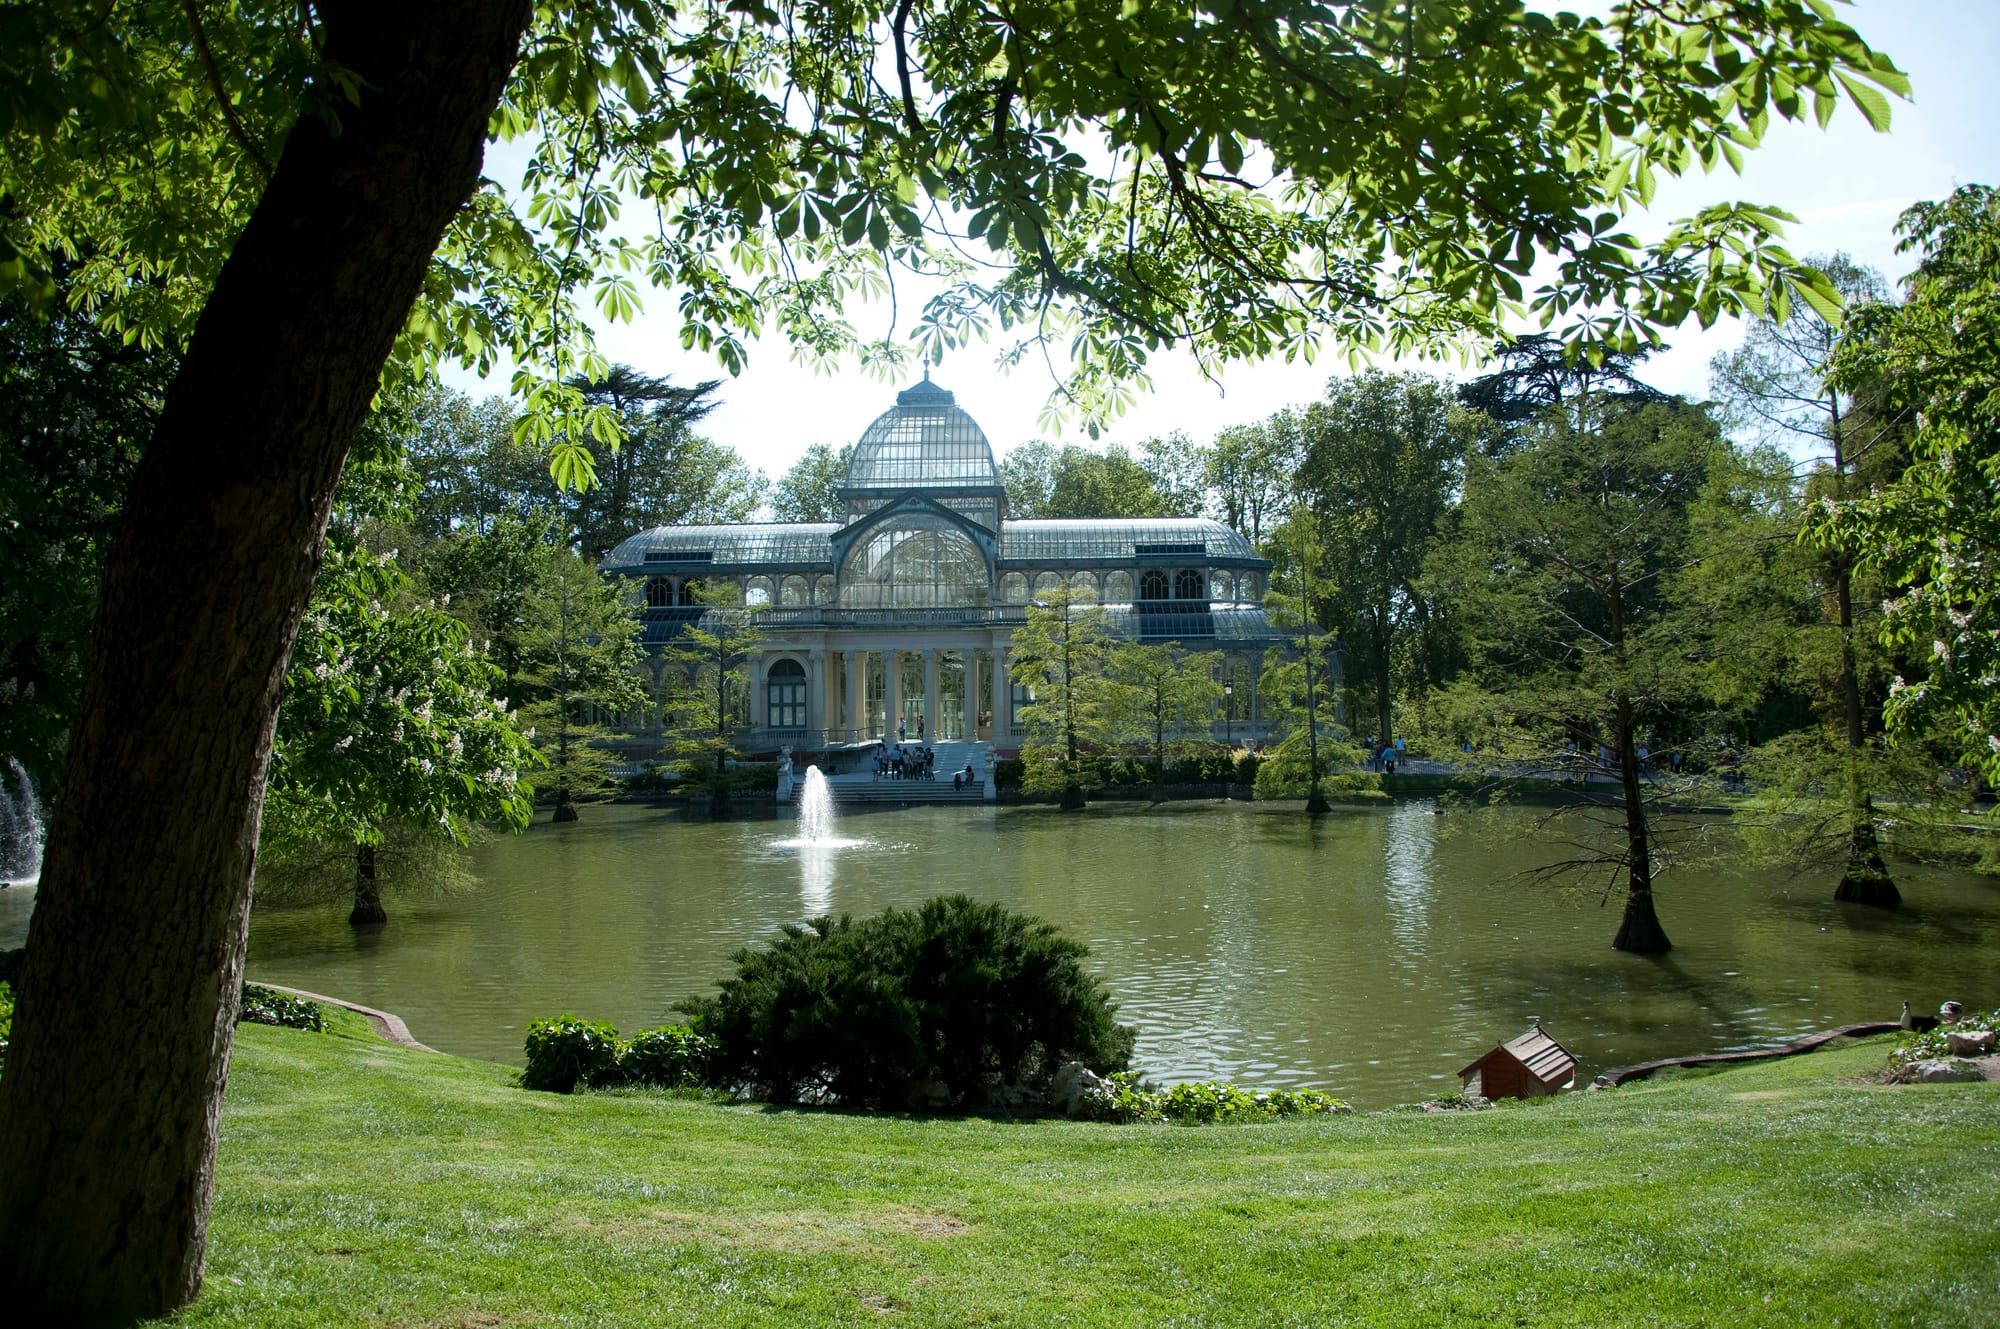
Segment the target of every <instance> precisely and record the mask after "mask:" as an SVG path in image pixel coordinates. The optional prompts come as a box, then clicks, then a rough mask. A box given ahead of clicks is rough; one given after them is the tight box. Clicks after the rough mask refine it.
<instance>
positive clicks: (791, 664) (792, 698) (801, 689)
mask: <svg viewBox="0 0 2000 1329" xmlns="http://www.w3.org/2000/svg"><path fill="white" fill-rule="evenodd" d="M765 680H766V681H765V685H764V687H765V692H764V715H765V723H766V724H768V725H769V726H770V727H771V728H772V729H804V728H805V727H806V671H805V666H804V665H801V664H800V663H799V662H798V661H797V660H780V661H778V662H777V663H776V664H774V665H772V666H771V672H770V673H769V674H767V675H765Z"/></svg>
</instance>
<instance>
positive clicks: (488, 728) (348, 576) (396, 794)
mask: <svg viewBox="0 0 2000 1329" xmlns="http://www.w3.org/2000/svg"><path fill="white" fill-rule="evenodd" d="M407 597H408V583H407V582H406V581H405V579H404V577H403V576H402V574H401V573H400V572H399V571H398V570H397V568H396V564H395V555H394V553H393V552H392V553H389V554H384V555H376V554H372V553H370V552H369V551H368V550H366V549H365V548H362V547H360V545H359V544H358V542H356V541H355V540H353V539H352V538H341V533H340V532H338V531H334V532H330V533H329V537H328V541H327V557H326V564H325V566H324V568H322V569H321V572H320V576H319V582H318V585H317V587H316V588H315V591H314V594H313V599H312V601H311V603H310V604H309V605H308V606H307V609H306V615H305V620H304V622H303V623H302V624H301V625H300V627H299V636H298V643H297V645H296V646H295V647H294V648H293V650H292V659H291V665H290V669H289V671H288V672H287V674H286V675H285V689H284V700H283V703H282V706H281V708H280V710H279V713H278V733H277V740H276V746H275V750H274V751H273V754H272V758H271V775H270V783H269V785H268V787H267V789H266V791H265V796H264V816H265V821H266V823H267V826H268V827H269V828H270V829H272V830H276V831H279V832H281V833H284V834H288V835H292V836H298V837H304V838H310V839H313V840H317V841H320V842H322V843H327V842H332V843H349V844H352V845H353V846H354V908H353V912H352V913H350V914H349V915H348V920H347V921H348V922H350V923H352V924H355V925H357V926H358V925H361V924H364V923H381V922H385V921H386V920H387V918H388V915H387V913H386V912H385V911H384V910H383V908H382V897H381V892H380V890H379V888H378V885H377V880H376V872H375V851H376V849H377V847H378V846H379V845H381V843H382V842H383V838H384V833H385V830H386V829H387V828H388V827H389V825H390V824H391V823H392V822H395V823H400V824H403V825H406V826H411V827H416V828H420V829H422V830H425V831H429V832H431V833H434V834H436V835H440V836H445V837H449V838H450V839H452V840H455V841H458V842H460V843H463V842H464V840H465V838H466V834H467V832H468V831H469V829H470V828H471V826H472V825H473V824H474V823H476V822H479V821H499V822H504V823H506V824H507V825H509V826H512V827H514V828H516V829H518V828H520V827H522V826H525V825H526V824H527V821H528V815H529V811H530V808H531V806H532V804H531V800H532V797H533V793H534V791H533V790H532V789H531V788H530V787H529V786H528V785H527V784H526V783H525V782H524V781H523V780H522V779H521V772H522V771H523V770H524V769H526V768H528V767H530V766H533V765H535V764H536V763H537V762H538V761H539V760H540V759H539V758H538V757H537V756H536V755H535V751H534V749H533V747H531V746H530V744H529V742H528V740H527V739H526V738H524V737H523V736H522V735H521V734H520V733H519V732H518V731H517V730H516V729H515V727H514V724H513V722H512V720H511V719H510V718H509V716H508V714H507V710H506V702H505V701H503V700H496V699H495V698H494V697H493V696H492V689H493V687H494V685H495V684H496V682H497V681H498V680H499V677H500V674H499V671H498V670H497V669H496V668H494V666H493V665H492V664H491V663H489V662H488V661H487V659H486V657H485V656H483V655H482V654H480V652H479V651H478V650H477V649H476V648H475V647H474V646H473V644H472V642H471V640H470V639H469V637H468V636H467V633H466V630H465V627H464V625H463V624H461V623H459V622H458V621H457V620H456V619H454V618H453V617H452V616H451V615H450V614H448V613H446V612H445V610H444V608H443V606H442V605H439V604H435V603H429V602H416V603H410V602H408V598H407Z"/></svg>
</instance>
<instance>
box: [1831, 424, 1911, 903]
mask: <svg viewBox="0 0 2000 1329" xmlns="http://www.w3.org/2000/svg"><path fill="white" fill-rule="evenodd" d="M1836 460H1838V458H1837V457H1836ZM1834 560H1835V561H1834V568H1833V588H1834V607H1835V613H1836V614H1837V615H1838V617H1839V626H1840V702H1841V710H1842V712H1843V718H1844V719H1845V720H1846V722H1847V735H1846V737H1847V863H1846V865H1845V866H1844V867H1843V868H1842V870H1841V874H1840V885H1839V886H1837V887H1835V888H1834V892H1833V898H1834V899H1836V900H1839V901H1842V902H1843V903H1846V904H1865V905H1870V906H1872V907H1874V908H1876V909H1894V908H1896V907H1897V906H1899V905H1901V904H1902V903H1903V893H1902V892H1901V891H1899V890H1897V889H1896V883H1895V880H1894V879H1893V878H1891V877H1890V875H1889V865H1888V864H1887V863H1885V862H1883V861H1882V845H1881V842H1880V840H1879V838H1878V837H1877V836H1876V834H1875V799H1874V796H1873V794H1872V792H1871V791H1870V789H1869V787H1868V773H1867V769H1866V766H1865V764H1864V763H1865V762H1866V760H1867V751H1868V746H1867V745H1868V739H1867V735H1866V734H1865V733H1864V732H1863V729H1862V716H1861V679H1860V677H1859V674H1860V670H1859V668H1858V667H1857V665H1856V663H1855V659H1854V577H1853V572H1852V570H1851V569H1850V568H1849V567H1848V563H1847V559H1846V557H1845V556H1844V555H1840V554H1836V555H1835V556H1834Z"/></svg>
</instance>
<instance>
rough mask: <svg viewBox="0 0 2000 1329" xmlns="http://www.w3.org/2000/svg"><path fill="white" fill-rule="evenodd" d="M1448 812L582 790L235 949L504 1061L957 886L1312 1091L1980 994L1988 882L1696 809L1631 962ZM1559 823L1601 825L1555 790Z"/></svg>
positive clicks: (1997, 922) (1186, 1028) (21, 903)
mask: <svg viewBox="0 0 2000 1329" xmlns="http://www.w3.org/2000/svg"><path fill="white" fill-rule="evenodd" d="M1439 811H1440V809H1439V807H1438V805H1436V804H1434V803H1431V802H1428V801H1399V802H1397V803H1395V804H1393V805H1385V806H1378V807H1369V808H1364V809H1338V810H1336V811H1335V812H1334V813H1333V814H1332V815H1330V816H1328V817H1326V818H1323V819H1322V820H1321V821H1320V822H1319V823H1318V824H1317V825H1314V824H1311V823H1309V822H1308V821H1307V820H1306V818H1304V817H1303V816H1301V815H1299V814H1298V813H1297V812H1296V811H1295V810H1292V809H1286V808H1277V807H1272V806H1269V805H1251V804H1169V805H1166V806H1164V807H1162V808H1158V809H1153V808H1147V807H1145V806H1144V805H1122V806H1121V805H1111V806H1103V807H1095V808H1092V809H1090V810H1089V811H1087V812H1084V813H1081V814H1073V815H1072V814H1064V813H1060V812H1057V811H1055V810H1053V809H1048V808H1032V807H1018V808H1017V807H1008V808H991V807H987V808H965V807H952V808H932V809H908V810H899V811H892V812H875V813H866V814H863V813H856V814H853V815H849V816H846V817H844V818H842V820H841V823H840V825H839V827H838V828H837V833H838V834H839V835H840V836H842V837H848V838H850V839H851V840H852V841H853V843H850V844H847V845H845V846H844V847H841V848H836V849H832V850H825V849H806V850H802V849H800V848H797V847H795V846H794V845H791V844H788V843H786V841H787V838H788V837H789V836H791V835H792V834H793V829H794V828H793V826H792V824H791V822H790V821H789V820H788V819H787V820H767V819H758V820H750V821H740V822H729V823H722V824H715V823H709V822H706V821H703V820H699V819H689V818H686V817H684V816H683V814H682V813H681V812H679V811H678V810H675V809H671V808H657V807H643V806H597V807H588V808H585V809H584V814H583V815H584V820H582V821H580V822H577V823H575V824H573V825H567V826H552V825H547V824H537V825H536V826H534V827H533V828H532V829H531V830H530V831H529V832H528V833H527V834H525V835H522V836H518V837H516V836H506V837H500V838H497V839H495V840H493V841H492V842H490V843H488V844H486V845H483V846H481V847H480V848H478V849H477V850H475V851H474V855H475V867H476V872H477V876H478V878H479V883H480V884H479V886H478V889H476V890H474V891H472V892H470V893H468V894H464V895H460V896H456V897H453V898H447V899H428V900H416V899H402V900H399V899H397V898H395V897H393V896H392V897H391V898H390V901H389V907H390V912H391V920H390V922H389V924H388V925H387V926H386V927H384V928H381V929H377V930H373V931H368V932H360V933H357V932H356V931H354V930H353V929H351V928H349V927H348V926H347V923H346V910H345V908H344V907H337V906H326V907H315V908H295V909H283V910H276V909H274V910H259V911H257V912H256V913H255V914H254V915H253V917H252V923H251V931H250V961H249V973H250V975H251V977H252V978H253V979H255V980H258V981H263V982H273V983H285V984H289V985H291V986H295V987H302V988H307V989H310V990H312V991H316V992H327V993H333V994H336V995H339V996H342V997H346V998H348V999H351V1000H355V1001H360V1002H363V1003H366V1004H368V1005H373V1006H380V1007H383V1008H385V1009H388V1010H393V1011H396V1012H397V1013H399V1014H401V1015H402V1016H403V1017H404V1018H405V1019H406V1020H408V1021H409V1023H410V1027H411V1028H412V1030H414V1031H415V1033H416V1035H417V1037H418V1038H420V1039H423V1040H424V1041H425V1042H427V1043H430V1044H431V1045H433V1046H435V1047H438V1048H442V1049H444V1050H445V1051H448V1052H456V1053H461V1054H464V1055H467V1056H474V1057H486V1058H491V1059H493V1060H496V1061H503V1062H510V1063H513V1064H517V1065H518V1064H519V1062H520V1060H521V1040H522V1036H523V1034H524V1033H525V1032H526V1029H527V1026H528V1024H529V1022H530V1021H532V1020H535V1019H538V1018H541V1017H544V1016H549V1015H555V1014H559V1013H562V1012H564V1011H574V1012H577V1013H579V1014H583V1015H588V1016H592V1017H594V1018H598V1019H605V1020H610V1021H612V1022H614V1023H616V1024H617V1025H618V1027H619V1028H620V1029H621V1030H623V1031H624V1032H626V1033H628V1034H629V1033H632V1032H634V1031H636V1030H638V1029H641V1028H645V1027H648V1026H651V1025H655V1024H662V1023H666V1022H668V1021H669V1020H671V1019H672V1018H673V1016H672V1012H671V1008H672V1006H673V1003H674V1002H675V1001H677V1000H679V999H680V998H682V997H685V996H689V995H691V994H695V993H700V992H704V991H707V990H710V988H711V986H712V984H713V983H714V982H715V980H716V979H718V978H720V977H722V976H723V975H724V974H725V973H726V972H727V971H728V969H729V956H730V954H731V953H732V952H733V951H735V950H736V949H737V948H739V947H741V946H745V945H751V944H754V943H756V942H758V941H760V940H763V939H766V938H769V937H771V936H773V935H775V934H776V932H777V930H778V928H779V927H780V925H782V924H784V923H787V922H793V921H798V920H802V919H805V918H808V917H810V916H812V915H815V914H819V913H827V912H833V913H839V912H842V911H845V912H850V913H854V914H856V915H861V914H868V913H873V912H874V911H876V910H879V909H881V908H883V907H884V906H886V905H892V904H893V905H909V904H914V903H916V902H917V901H920V900H923V899H925V898H927V897H929V896H932V895H936V894H939V893H941V892H947V891H964V892H966V893H968V894H971V895H975V896H978V897H980V898H982V899H988V900H997V901H999V902H1001V903H1003V904H1006V905H1009V906H1012V907H1014V908H1018V909H1025V910H1029V911H1031V912H1033V913H1036V914H1040V915H1042V916H1044V917H1046V918H1049V919H1052V920H1054V921H1056V922H1058V923H1060V924H1062V925H1063V926H1064V927H1065V928H1067V929H1069V930H1070V931H1071V932H1072V933H1073V934H1075V935H1076V936H1078V937H1081V938H1082V939H1084V940H1085V941H1087V942H1088V943H1089V944H1090V948H1091V960H1090V963H1091V964H1092V965H1093V966H1094V967H1095V968H1096V970H1097V971H1098V972H1099V973H1100V974H1101V975H1102V976H1103V978H1104V980H1105V982H1106V983H1107V984H1108V985H1109V987H1110V989H1111V991H1112V993H1113V995H1114V996H1115V998H1116V999H1117V1001H1118V1004H1119V1008H1120V1018H1121V1019H1123V1020H1125V1021H1126V1022H1127V1023H1129V1024H1132V1025H1133V1026H1135V1027H1136V1028H1137V1029H1138V1031H1139V1042H1138V1054H1137V1061H1138V1063H1139V1065H1140V1066H1141V1067H1142V1068H1143V1069H1144V1070H1146V1071H1147V1072H1149V1073H1150V1074H1152V1075H1153V1076H1155V1077H1156V1078H1158V1079H1162V1080H1169V1081H1171V1080H1183V1079H1194V1078H1208V1077H1227V1078H1231V1079H1235V1080H1238V1081H1241V1082H1245V1083H1251V1084H1259V1085H1273V1086H1277V1085H1286V1086H1290V1085H1305V1084H1311V1085H1319V1086H1322V1087H1325V1088H1327V1089H1330V1090H1332V1091H1334V1092H1336V1093H1339V1094H1341V1095H1343V1096H1345V1097H1347V1098H1349V1099H1351V1100H1352V1101H1354V1102H1356V1103H1357V1104H1360V1105H1363V1106H1381V1105H1385V1104H1388V1103H1396V1102H1408V1101H1411V1100H1414V1099H1417V1098H1420V1097H1422V1096H1424V1095H1426V1094H1429V1093H1432V1092H1435V1091H1436V1090H1438V1089H1441V1088H1444V1087H1447V1086H1451V1085H1456V1084H1457V1080H1456V1078H1455V1072H1456V1071H1457V1070H1458V1068H1459V1067H1461V1066H1463V1065H1464V1064H1465V1063H1466V1062H1468V1061H1471V1060H1472V1059H1473V1058H1474V1057H1476V1056H1478V1055H1479V1054H1480V1053H1481V1052H1483V1051H1485V1050H1486V1049H1487V1048H1489V1047H1491V1046H1492V1045H1493V1043H1494V1042H1496V1041H1497V1040H1500V1039H1503V1038H1509V1037H1512V1036H1513V1035H1514V1034H1517V1033H1519V1032H1521V1030H1522V1029H1524V1028H1526V1027H1527V1025H1528V1023H1529V1021H1531V1020H1533V1019H1536V1018H1538V1017H1539V1018H1540V1019H1541V1020H1542V1021H1543V1022H1544V1024H1545V1025H1546V1026H1547V1028H1548V1029H1549V1030H1550V1032H1552V1033H1554V1034H1555V1035H1556V1037H1557V1038H1559V1039H1561V1040H1562V1041H1563V1042H1564V1043H1565V1044H1566V1045H1567V1046H1568V1047H1569V1048H1570V1049H1571V1050H1572V1051H1574V1052H1575V1053H1576V1054H1577V1055H1578V1056H1579V1057H1580V1058H1581V1059H1582V1061H1583V1071H1584V1075H1585V1077H1586V1078H1587V1077H1588V1076H1590V1075H1593V1074H1595V1073H1596V1072H1598V1071H1601V1070H1603V1069H1605V1068H1606V1067H1609V1066H1614V1065H1622V1064H1626V1063H1630V1062H1635V1061H1644V1060H1647V1059H1650V1058H1653V1057H1664V1056H1677V1055H1681V1054H1686V1053H1696V1052H1710V1051H1724V1050H1730V1049H1737V1048H1747V1047H1757V1046H1761V1045H1767V1044H1772V1043H1777V1042H1782V1041H1784V1040H1786V1039H1787V1038H1790V1037H1793V1036H1796V1035H1798V1034H1801V1033H1806V1032H1810V1031H1813V1030H1818V1029H1824V1028H1829V1027H1831V1026H1834V1025H1839V1024H1847V1023H1851V1022H1855V1021H1860V1020H1869V1019H1894V1018H1895V1016H1896V1014H1897V1010H1898V1005H1899V1003H1900V1002H1901V1001H1902V1000H1903V999H1904V998H1908V999H1909V1000H1910V1002H1911V1004H1912V1005H1913V1006H1915V1007H1916V1008H1917V1009H1918V1010H1924V1011H1928V1010H1934V1009H1935V1008H1936V1006H1937V1004H1938V1002H1939V1001H1941V1000H1943V999H1945V998H1956V999H1959V1000H1963V1001H1966V1002H1968V1003H1978V1004H1980V1005H1986V1006H1990V1005H2000V883H1996V882H1994V881H1992V880H1991V879H1986V878H1980V877H1975V876H1973V875H1971V874H1969V873H1964V872H1956V871H1950V870H1945V869H1937V868H1927V867H1920V866H1916V865H1912V864H1898V865H1897V868H1896V870H1897V876H1898V879H1899V881H1900V883H1901V885H1902V889H1903V892H1904V898H1905V901H1906V907H1905V908H1903V909H1901V910H1899V911H1896V912H1894V913H1882V912H1878V911H1874V910H1867V909H1861V908H1857V907H1853V906H1846V905H1836V904H1835V903H1833V901H1832V899H1831V898H1830V897H1831V894H1832V891H1831V885H1830V883H1829V882H1828V881H1827V880H1826V879H1825V878H1824V876H1822V875H1814V876H1807V877H1797V878H1794V877H1788V876H1786V875H1785V874H1783V873H1781V872H1775V871H1764V870H1758V869H1751V868H1746V867H1744V866H1743V865H1742V863H1741V855H1740V854H1737V853H1735V852H1734V851H1733V846H1732V844H1731V841H1730V837H1729V832H1728V830H1727V823H1726V822H1723V821H1719V820H1718V821H1711V822H1709V823H1707V824H1706V825H1705V826H1702V827H1700V831H1701V834H1702V836H1703V837H1704V838H1705V839H1707V840H1708V841H1709V842H1710V844H1709V849H1710V852H1709V855H1708V861H1707V862H1706V864H1705V865H1702V866H1690V867H1686V868H1679V869H1676V870H1674V871H1672V872H1670V873H1668V874H1667V875H1666V876H1665V877H1664V878H1662V880H1661V882H1660V884H1659V888H1658V889H1659V897H1660V912H1661V915H1662V918H1663V919H1664V921H1665V924H1666V928H1667V931H1668V934H1669V935H1670V936H1671V937H1672V938H1673V940H1674V945H1675V949H1674V951H1673V952H1672V953H1671V954H1670V955H1667V956H1665V957H1660V958H1641V957H1636V956H1628V955H1621V954H1619V953H1617V952H1615V951H1613V950H1611V949H1610V946H1609V942H1610V940H1611V934H1612V932H1613V931H1614V930H1615V929H1616V926H1617V922H1618V906H1617V903H1616V902H1615V901H1614V902H1613V903H1611V904H1608V905H1603V906H1600V905H1599V904H1597V903H1596V902H1595V901H1594V900H1590V899H1578V898H1576V897H1575V896H1574V895H1565V894H1562V893H1560V892H1558V891H1555V890H1552V889H1550V888H1548V887H1542V886H1536V885H1533V884H1531V883H1530V882H1528V881H1527V880H1525V879H1524V875H1523V874H1524V873H1526V872H1527V871H1528V870H1530V869H1532V868H1534V867H1536V866H1539V865H1540V864H1543V863H1546V862H1549V861H1552V859H1553V858H1555V857H1557V856H1558V855H1559V854H1560V853H1561V852H1562V851H1561V850H1560V849H1559V848H1557V847H1555V846H1553V845H1551V844H1550V843H1549V842H1548V840H1547V838H1546V836H1545V835H1544V834H1538V832H1537V825H1538V823H1539V822H1541V821H1542V820H1544V814H1543V813H1541V812H1538V811H1535V810H1531V809H1523V808H1517V809H1510V810H1505V811H1500V812H1496V813H1491V814H1484V813H1474V812H1466V811H1460V810H1443V812H1444V815H1437V814H1438V813H1439ZM1558 829H1566V830H1568V831H1569V832H1572V833H1574V834H1575V835H1576V836H1578V837H1581V838H1589V837H1590V836H1592V835H1594V834H1596V832H1595V831H1593V830H1592V829H1591V828H1590V827H1589V826H1588V825H1586V824H1585V823H1584V822H1583V821H1582V820H1581V818H1579V817H1575V816H1571V817H1568V818H1566V819H1565V820H1564V822H1563V823H1562V824H1561V826H1560V827H1559V828H1558ZM33 898H34V893H33V890H32V888H23V887H14V888H11V889H8V890H4V891H0V945H4V946H15V945H19V944H20V941H21V939H22V937H23V936H25V934H26V931H27V920H28V914H29V911H30V910H31V908H32V905H33Z"/></svg>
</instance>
